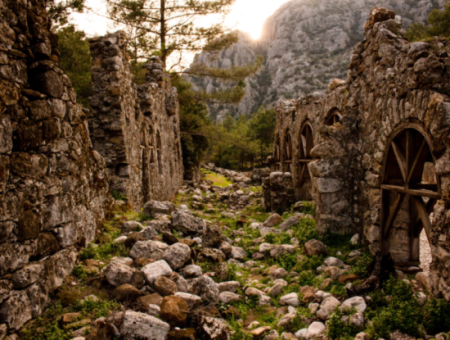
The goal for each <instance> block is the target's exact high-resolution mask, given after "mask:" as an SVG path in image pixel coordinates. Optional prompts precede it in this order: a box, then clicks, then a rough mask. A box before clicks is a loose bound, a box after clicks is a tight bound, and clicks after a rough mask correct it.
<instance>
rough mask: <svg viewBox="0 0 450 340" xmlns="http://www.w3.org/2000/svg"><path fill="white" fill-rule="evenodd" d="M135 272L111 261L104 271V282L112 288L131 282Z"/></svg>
mask: <svg viewBox="0 0 450 340" xmlns="http://www.w3.org/2000/svg"><path fill="white" fill-rule="evenodd" d="M134 272H135V270H134V269H133V268H131V267H129V266H127V265H125V264H123V263H121V262H118V261H111V262H110V263H109V264H108V265H107V266H106V268H105V269H104V274H105V278H106V280H107V281H108V282H109V284H110V285H112V286H114V287H118V286H121V285H123V284H125V283H130V282H131V277H132V276H133V273H134Z"/></svg>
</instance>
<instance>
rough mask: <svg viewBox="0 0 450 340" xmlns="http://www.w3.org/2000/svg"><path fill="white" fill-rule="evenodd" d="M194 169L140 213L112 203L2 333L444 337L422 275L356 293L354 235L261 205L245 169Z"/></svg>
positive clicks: (365, 264)
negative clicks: (39, 311)
mask: <svg viewBox="0 0 450 340" xmlns="http://www.w3.org/2000/svg"><path fill="white" fill-rule="evenodd" d="M204 176H206V177H205V179H206V180H205V181H203V182H202V183H200V184H198V185H193V184H192V185H189V186H185V187H183V188H182V189H181V190H180V191H179V195H178V196H177V198H176V200H174V201H173V202H156V201H151V202H148V203H147V204H146V205H145V208H144V209H143V211H142V212H141V213H136V212H133V211H130V210H129V209H128V205H127V203H126V202H124V201H117V202H116V203H117V204H116V207H115V210H114V212H113V213H112V215H111V218H110V220H109V221H107V222H105V223H104V228H103V230H102V231H101V232H100V233H99V235H98V237H97V240H96V242H95V244H92V245H90V246H89V247H88V248H87V249H84V250H83V251H81V252H80V254H79V264H78V265H77V266H76V268H75V270H74V271H73V274H72V276H70V277H68V278H67V279H66V283H65V284H64V286H63V287H62V288H60V289H59V290H58V291H57V292H55V293H54V296H53V297H54V299H53V303H52V305H51V306H50V307H49V308H48V310H47V311H46V313H45V314H44V316H43V317H42V318H41V319H38V320H34V321H31V322H29V323H28V324H27V325H26V326H25V327H24V328H23V329H22V330H21V332H19V333H18V334H12V335H9V336H7V338H8V339H9V340H13V339H25V340H31V339H37V340H44V339H45V340H47V339H48V340H53V339H55V340H56V339H63V340H65V339H76V340H112V339H125V340H132V339H136V340H138V339H139V340H164V339H192V340H193V339H206V340H213V339H214V340H226V339H235V340H238V339H264V340H274V339H308V340H309V339H322V338H326V339H353V338H355V337H356V339H358V340H365V339H379V338H384V339H387V338H389V337H390V338H392V339H408V340H409V339H414V338H424V339H431V338H435V337H436V338H437V339H439V340H444V339H448V337H447V338H446V336H445V334H443V333H442V332H444V331H445V332H448V331H450V318H449V315H450V304H448V303H447V302H445V301H442V300H438V299H434V298H432V297H430V296H429V295H428V293H427V287H428V286H429V282H428V276H427V274H426V272H422V271H421V270H420V269H419V268H408V269H407V270H405V271H403V272H402V271H398V270H397V271H396V272H394V275H393V276H391V277H390V278H388V279H387V281H386V282H384V285H383V287H382V288H380V289H377V290H376V291H366V292H364V294H361V295H355V294H354V293H352V292H354V291H356V290H357V289H355V288H358V287H361V285H364V284H366V283H367V282H368V281H366V279H367V278H368V277H369V275H370V274H371V271H372V258H371V257H370V256H369V254H368V253H367V251H366V250H365V248H364V246H363V245H362V244H360V240H359V235H348V236H338V235H319V234H318V233H317V231H316V229H315V223H314V219H313V216H314V210H315V208H314V205H313V204H312V203H308V202H299V203H297V204H295V205H294V206H293V207H292V209H291V211H286V212H284V213H283V214H281V215H279V214H270V213H266V212H264V211H263V210H262V208H261V203H262V189H261V187H260V186H252V180H251V179H250V178H248V177H246V176H245V175H244V174H241V173H236V172H232V171H228V170H223V169H214V168H213V166H211V167H210V168H209V169H208V170H204ZM225 176H226V177H227V178H226V177H225ZM210 179H213V180H214V181H212V180H210ZM215 184H220V185H221V186H218V185H215ZM372 279H373V278H372ZM5 332H6V329H5V327H4V326H2V327H0V339H1V340H3V337H4V336H5ZM438 333H441V334H438Z"/></svg>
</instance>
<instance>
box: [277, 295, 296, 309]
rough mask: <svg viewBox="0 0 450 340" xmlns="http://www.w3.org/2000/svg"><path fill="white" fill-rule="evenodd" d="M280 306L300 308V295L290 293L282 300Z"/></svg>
mask: <svg viewBox="0 0 450 340" xmlns="http://www.w3.org/2000/svg"><path fill="white" fill-rule="evenodd" d="M280 304H281V305H282V306H286V305H289V306H294V307H298V306H300V300H299V298H298V294H297V293H290V294H287V295H284V296H282V297H281V298H280Z"/></svg>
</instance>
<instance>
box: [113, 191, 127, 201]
mask: <svg viewBox="0 0 450 340" xmlns="http://www.w3.org/2000/svg"><path fill="white" fill-rule="evenodd" d="M111 196H112V197H113V198H114V199H115V200H116V201H126V200H127V196H126V195H125V194H124V193H123V192H120V191H116V190H111Z"/></svg>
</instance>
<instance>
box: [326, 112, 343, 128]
mask: <svg viewBox="0 0 450 340" xmlns="http://www.w3.org/2000/svg"><path fill="white" fill-rule="evenodd" d="M340 121H341V112H340V111H339V110H338V109H334V110H331V112H330V113H329V114H328V118H327V119H326V122H325V123H326V125H327V126H333V125H334V124H336V123H339V122H340Z"/></svg>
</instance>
